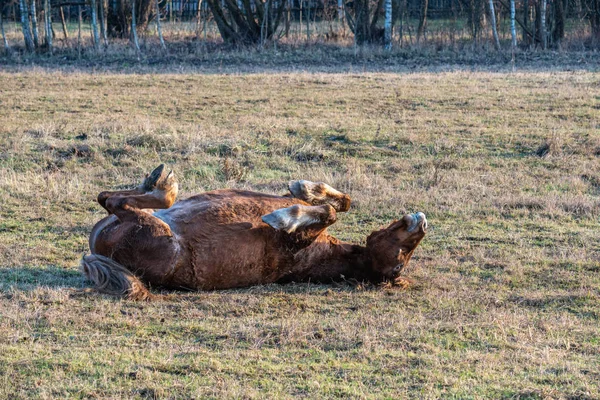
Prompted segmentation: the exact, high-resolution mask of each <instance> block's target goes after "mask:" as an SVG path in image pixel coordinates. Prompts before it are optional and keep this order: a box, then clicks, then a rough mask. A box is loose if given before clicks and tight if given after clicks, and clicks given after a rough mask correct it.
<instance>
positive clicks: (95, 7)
mask: <svg viewBox="0 0 600 400" xmlns="http://www.w3.org/2000/svg"><path fill="white" fill-rule="evenodd" d="M100 1H102V0H100ZM90 3H91V4H90V8H91V9H92V12H91V14H92V18H91V21H90V24H91V25H92V38H93V39H94V50H96V51H98V50H100V35H98V4H97V3H96V0H90Z"/></svg>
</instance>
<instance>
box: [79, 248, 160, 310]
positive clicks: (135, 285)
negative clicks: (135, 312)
mask: <svg viewBox="0 0 600 400" xmlns="http://www.w3.org/2000/svg"><path fill="white" fill-rule="evenodd" d="M80 270H81V272H83V274H84V275H85V276H86V277H87V278H88V279H89V280H90V281H92V282H93V283H94V288H95V289H96V290H97V291H98V292H100V293H105V294H109V295H112V296H119V297H124V298H126V299H130V300H152V299H154V298H155V296H154V295H153V294H152V293H150V291H149V290H148V288H147V287H146V285H144V283H143V282H142V281H141V280H140V279H139V278H138V277H137V276H135V275H134V274H133V273H132V272H131V271H129V270H128V269H127V268H125V267H124V266H122V265H121V264H119V263H118V262H116V261H115V260H112V259H110V258H108V257H104V256H101V255H99V254H90V255H88V256H83V258H82V259H81V266H80Z"/></svg>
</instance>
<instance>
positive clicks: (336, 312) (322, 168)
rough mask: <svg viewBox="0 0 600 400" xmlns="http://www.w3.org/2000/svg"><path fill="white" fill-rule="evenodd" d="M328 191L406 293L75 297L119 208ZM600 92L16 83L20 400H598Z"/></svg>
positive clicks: (458, 76)
mask: <svg viewBox="0 0 600 400" xmlns="http://www.w3.org/2000/svg"><path fill="white" fill-rule="evenodd" d="M161 162H164V163H167V164H168V165H169V166H171V167H172V168H173V169H174V170H175V172H176V174H177V176H178V178H179V181H180V187H181V189H182V196H183V197H185V196H187V195H190V194H193V193H196V192H200V191H203V190H209V189H214V188H223V187H237V188H251V189H254V190H259V191H265V192H270V193H282V192H284V189H285V183H286V182H287V180H289V179H292V178H295V179H301V178H305V179H310V180H315V181H317V180H323V181H326V182H328V183H330V184H331V185H332V186H334V187H336V188H338V189H340V190H343V191H346V192H348V193H350V195H351V196H352V197H353V200H354V203H353V208H352V209H351V210H350V212H349V213H347V214H343V215H342V214H340V215H339V217H340V218H339V221H338V222H337V223H336V225H334V226H333V227H332V228H333V229H331V231H333V232H334V233H335V234H336V235H337V236H338V237H339V238H341V239H344V240H348V241H354V242H357V243H363V242H364V239H365V238H366V236H367V234H368V233H370V232H371V231H372V230H374V229H376V228H378V227H380V226H382V225H384V224H387V223H389V222H390V221H391V220H393V219H394V218H397V217H399V216H401V215H402V214H403V213H404V212H413V211H417V210H419V211H424V212H425V213H426V214H427V216H428V219H429V222H430V229H429V233H428V236H427V237H426V238H425V240H424V241H423V243H422V245H421V246H420V247H419V248H418V249H417V251H416V253H415V257H414V258H413V261H412V264H411V267H410V270H409V271H408V272H407V275H408V276H409V277H411V278H412V279H414V280H415V284H414V285H413V286H412V287H411V288H410V289H406V290H402V289H397V288H393V289H389V288H379V287H372V286H368V285H366V286H365V285H362V286H354V285H350V284H343V285H334V286H332V285H314V284H311V285H309V284H292V285H286V286H279V285H269V286H263V287H254V288H250V289H244V290H230V291H220V292H204V293H177V294H175V295H173V296H172V297H171V298H170V299H169V300H164V301H157V302H153V303H136V302H129V301H121V300H115V299H112V298H108V297H103V296H100V295H93V294H82V293H78V292H77V291H76V290H74V289H81V288H84V287H86V286H88V283H86V282H85V281H84V279H83V278H82V276H80V274H79V273H78V271H77V264H78V260H79V258H80V257H81V255H82V254H83V253H85V252H86V251H87V235H88V233H89V232H90V229H91V227H92V226H93V224H94V223H95V222H96V221H97V220H99V219H100V218H101V217H102V216H103V212H102V211H101V208H100V207H99V206H98V205H97V204H96V203H95V197H96V195H97V193H98V192H100V191H101V190H105V189H110V188H122V187H126V186H128V185H131V184H134V183H137V182H138V181H139V180H140V179H141V178H142V177H143V176H144V174H145V173H147V172H149V171H150V170H151V169H152V168H153V167H155V166H156V165H158V164H159V163H161ZM599 195H600V75H599V74H598V73H585V72H577V73H569V72H560V73H535V72H527V73H515V74H501V73H485V72H477V73H466V72H455V73H440V74H429V73H415V74H403V75H394V74H329V75H328V74H303V73H297V74H251V75H237V76H227V75H186V74H176V75H168V74H161V75H152V74H114V75H111V74H87V73H58V72H56V73H50V72H40V71H37V72H35V71H32V72H27V73H6V72H4V73H0V398H67V397H74V398H122V397H133V398H192V397H194V398H219V399H220V398H234V397H235V398H289V397H294V396H297V397H309V398H440V397H443V398H461V399H463V398H507V399H509V398H513V399H524V398H534V399H537V398H540V399H541V398H565V399H567V398H568V399H598V398H600V357H599V356H598V354H600V330H599V318H600V240H599V232H600V221H599V217H600V197H599Z"/></svg>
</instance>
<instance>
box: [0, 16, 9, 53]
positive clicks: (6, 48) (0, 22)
mask: <svg viewBox="0 0 600 400" xmlns="http://www.w3.org/2000/svg"><path fill="white" fill-rule="evenodd" d="M0 32H1V33H2V41H3V42H4V49H5V50H6V52H7V53H10V46H9V45H8V39H6V33H5V32H4V21H3V20H2V10H1V9H0Z"/></svg>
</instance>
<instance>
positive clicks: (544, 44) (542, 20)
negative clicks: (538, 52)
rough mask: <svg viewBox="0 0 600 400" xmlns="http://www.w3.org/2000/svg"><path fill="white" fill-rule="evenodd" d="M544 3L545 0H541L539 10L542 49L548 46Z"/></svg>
mask: <svg viewBox="0 0 600 400" xmlns="http://www.w3.org/2000/svg"><path fill="white" fill-rule="evenodd" d="M546 5H547V4H546V0H542V1H541V10H540V36H541V39H542V49H544V50H546V48H547V47H548V35H547V33H546Z"/></svg>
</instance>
